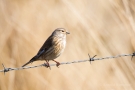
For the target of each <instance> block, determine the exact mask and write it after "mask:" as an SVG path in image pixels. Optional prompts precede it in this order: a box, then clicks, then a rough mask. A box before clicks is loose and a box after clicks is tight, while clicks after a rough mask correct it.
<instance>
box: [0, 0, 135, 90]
mask: <svg viewBox="0 0 135 90" xmlns="http://www.w3.org/2000/svg"><path fill="white" fill-rule="evenodd" d="M134 19H135V1H134V0H0V64H2V63H4V64H5V66H7V67H20V66H22V65H23V64H24V63H26V62H27V61H29V59H31V57H33V56H34V55H35V54H36V53H37V51H38V49H39V48H40V47H41V46H42V44H43V43H44V41H45V40H46V38H47V37H48V36H49V35H50V34H51V32H52V31H53V30H54V29H55V28H58V27H64V28H66V29H68V31H69V32H70V33H71V34H70V35H69V36H68V37H67V47H66V49H65V51H64V53H63V54H62V55H61V56H60V57H59V58H57V59H56V60H57V61H60V62H62V61H73V60H83V59H88V56H87V54H88V53H90V54H91V55H95V54H97V55H98V57H104V56H111V55H118V54H126V53H132V52H133V51H135V20H134ZM41 63H43V62H42V61H41V62H34V63H33V64H32V65H38V64H41ZM51 63H53V62H51ZM0 69H2V66H1V65H0ZM134 81H135V60H133V61H131V60H130V57H124V58H119V59H111V60H103V61H95V62H93V63H92V65H90V64H89V62H87V63H80V64H70V65H62V66H60V68H56V67H52V70H49V69H46V68H44V67H42V68H35V69H28V70H20V71H12V72H8V73H7V74H6V75H5V76H4V75H3V73H0V90H135V82H134Z"/></svg>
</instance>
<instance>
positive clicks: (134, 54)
mask: <svg viewBox="0 0 135 90" xmlns="http://www.w3.org/2000/svg"><path fill="white" fill-rule="evenodd" d="M134 56H135V52H134V53H133V54H132V57H131V60H132V59H133V57H134Z"/></svg>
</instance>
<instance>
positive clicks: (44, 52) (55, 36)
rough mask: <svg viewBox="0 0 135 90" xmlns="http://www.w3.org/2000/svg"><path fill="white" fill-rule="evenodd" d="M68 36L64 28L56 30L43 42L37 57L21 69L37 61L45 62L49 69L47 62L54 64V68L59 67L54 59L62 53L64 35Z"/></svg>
mask: <svg viewBox="0 0 135 90" xmlns="http://www.w3.org/2000/svg"><path fill="white" fill-rule="evenodd" d="M67 34H69V32H67V31H66V30H65V29H64V28H57V29H55V30H54V32H53V33H52V34H51V36H50V37H49V38H48V39H47V40H46V41H45V43H44V44H43V46H42V47H41V48H40V50H39V51H38V53H37V55H35V56H34V57H33V58H32V59H31V60H30V61H29V62H27V63H26V64H24V65H23V66H22V67H24V66H26V65H28V64H30V63H32V62H34V61H39V60H45V61H46V63H47V67H49V68H50V65H49V61H50V60H52V61H54V62H56V66H57V67H58V66H59V65H60V63H59V62H57V61H55V60H54V59H55V58H57V57H59V56H60V55H61V53H62V52H63V51H64V49H65V46H66V35H67Z"/></svg>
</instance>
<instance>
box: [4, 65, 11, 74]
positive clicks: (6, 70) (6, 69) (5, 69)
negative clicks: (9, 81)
mask: <svg viewBox="0 0 135 90" xmlns="http://www.w3.org/2000/svg"><path fill="white" fill-rule="evenodd" d="M2 66H3V68H4V70H3V72H4V75H5V72H8V71H10V70H9V69H10V68H6V67H5V66H4V64H3V63H2Z"/></svg>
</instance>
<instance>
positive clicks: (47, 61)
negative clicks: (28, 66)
mask: <svg viewBox="0 0 135 90" xmlns="http://www.w3.org/2000/svg"><path fill="white" fill-rule="evenodd" d="M45 61H46V63H47V68H48V67H49V69H50V70H51V67H50V65H49V60H45Z"/></svg>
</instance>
